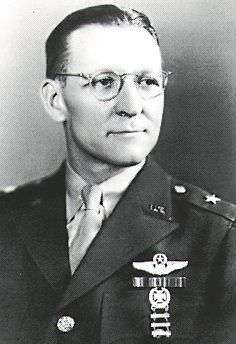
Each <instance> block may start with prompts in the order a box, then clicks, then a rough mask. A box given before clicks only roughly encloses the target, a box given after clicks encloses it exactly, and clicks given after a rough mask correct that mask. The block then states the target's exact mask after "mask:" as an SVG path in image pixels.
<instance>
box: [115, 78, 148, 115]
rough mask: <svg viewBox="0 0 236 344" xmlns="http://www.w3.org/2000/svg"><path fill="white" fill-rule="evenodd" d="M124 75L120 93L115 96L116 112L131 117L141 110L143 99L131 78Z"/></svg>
mask: <svg viewBox="0 0 236 344" xmlns="http://www.w3.org/2000/svg"><path fill="white" fill-rule="evenodd" d="M128 79H129V78H128V77H126V78H125V80H124V83H123V86H122V88H121V90H120V93H119V94H118V96H117V97H116V99H117V103H116V106H115V110H116V113H117V114H118V115H119V116H122V117H123V116H127V117H133V116H136V115H139V114H141V113H142V111H143V99H142V98H141V96H140V94H139V92H138V90H137V87H136V85H135V83H134V81H133V80H132V79H130V80H128Z"/></svg>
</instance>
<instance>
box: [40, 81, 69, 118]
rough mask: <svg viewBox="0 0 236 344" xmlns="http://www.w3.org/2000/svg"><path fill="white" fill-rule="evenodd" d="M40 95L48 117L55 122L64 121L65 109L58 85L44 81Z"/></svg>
mask: <svg viewBox="0 0 236 344" xmlns="http://www.w3.org/2000/svg"><path fill="white" fill-rule="evenodd" d="M40 94H41V99H42V101H43V105H44V108H45V110H46V112H47V113H48V114H49V116H50V117H51V118H52V119H53V120H54V121H56V122H64V121H66V119H67V108H66V104H65V101H64V98H63V94H62V88H61V85H60V83H59V82H58V81H56V80H51V79H46V80H44V81H43V82H42V84H41V88H40Z"/></svg>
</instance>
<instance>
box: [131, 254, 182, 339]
mask: <svg viewBox="0 0 236 344" xmlns="http://www.w3.org/2000/svg"><path fill="white" fill-rule="evenodd" d="M187 265H188V261H168V259H167V257H166V255H165V254H163V253H157V254H155V255H154V256H153V260H152V261H147V262H134V263H133V267H134V268H135V269H137V270H142V271H145V272H148V273H149V274H152V275H157V276H163V277H134V278H133V286H134V287H136V288H143V287H150V288H152V289H151V290H150V291H149V303H150V308H151V314H150V319H151V320H150V321H151V323H150V327H151V335H152V337H153V338H156V339H158V338H160V337H167V338H168V337H170V336H171V330H170V325H171V323H170V320H169V318H170V314H169V303H170V300H171V294H170V291H169V290H168V289H167V287H168V288H171V287H174V288H177V287H185V286H186V277H176V276H175V277H166V275H168V274H170V273H171V272H173V271H176V270H180V269H183V268H185V267H186V266H187Z"/></svg>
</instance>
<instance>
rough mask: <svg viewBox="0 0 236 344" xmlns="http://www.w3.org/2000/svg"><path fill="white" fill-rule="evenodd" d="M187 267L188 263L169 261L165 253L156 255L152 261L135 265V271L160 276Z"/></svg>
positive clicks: (135, 263)
mask: <svg viewBox="0 0 236 344" xmlns="http://www.w3.org/2000/svg"><path fill="white" fill-rule="evenodd" d="M187 265H188V261H168V260H167V257H166V255H165V254H163V253H157V254H155V255H154V257H153V260H152V261H149V262H134V263H133V267H134V268H135V269H137V270H142V271H146V272H148V273H150V274H152V275H158V276H163V275H168V274H169V273H171V272H173V271H175V270H180V269H183V268H185V267H186V266H187Z"/></svg>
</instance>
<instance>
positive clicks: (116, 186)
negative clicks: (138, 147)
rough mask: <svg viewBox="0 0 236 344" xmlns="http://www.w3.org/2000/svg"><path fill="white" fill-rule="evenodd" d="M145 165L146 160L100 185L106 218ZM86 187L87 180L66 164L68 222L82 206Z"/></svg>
mask: <svg viewBox="0 0 236 344" xmlns="http://www.w3.org/2000/svg"><path fill="white" fill-rule="evenodd" d="M144 163H145V159H144V160H143V161H141V162H140V163H139V164H137V165H134V166H130V167H127V168H125V169H124V170H123V171H122V172H120V173H119V174H116V175H115V176H113V177H111V178H109V179H107V180H105V181H104V182H102V183H100V184H99V187H100V188H101V189H102V193H103V206H104V208H105V212H106V217H108V216H109V215H110V214H111V213H112V211H113V209H114V208H115V206H116V204H117V203H118V202H119V200H120V198H121V196H122V194H123V193H124V192H125V190H126V189H127V188H128V186H129V184H130V183H131V181H132V180H133V179H134V178H135V176H136V175H137V173H138V172H139V171H140V170H141V168H142V167H143V165H144ZM85 185H86V182H85V180H84V179H83V178H82V177H81V176H80V175H79V174H78V173H76V172H75V171H74V170H73V168H72V167H71V166H70V165H69V163H68V162H67V164H66V216H67V221H70V220H71V218H72V217H73V216H74V215H75V213H76V211H77V210H78V209H79V208H80V207H81V205H82V197H81V191H82V189H83V187H84V186H85Z"/></svg>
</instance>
